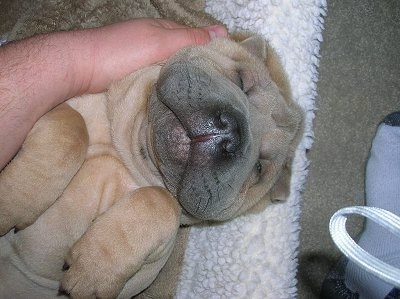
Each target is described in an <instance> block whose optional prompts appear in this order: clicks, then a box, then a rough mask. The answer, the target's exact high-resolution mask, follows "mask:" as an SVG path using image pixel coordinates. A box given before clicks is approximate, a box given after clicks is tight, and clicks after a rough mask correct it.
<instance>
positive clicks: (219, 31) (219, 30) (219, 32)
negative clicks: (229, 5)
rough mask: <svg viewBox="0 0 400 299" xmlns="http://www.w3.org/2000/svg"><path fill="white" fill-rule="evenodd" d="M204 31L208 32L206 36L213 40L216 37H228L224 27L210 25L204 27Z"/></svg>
mask: <svg viewBox="0 0 400 299" xmlns="http://www.w3.org/2000/svg"><path fill="white" fill-rule="evenodd" d="M205 29H206V30H207V31H208V34H209V35H210V38H211V39H214V38H216V37H226V36H228V31H227V30H226V28H225V27H224V26H221V25H211V26H207V27H205Z"/></svg>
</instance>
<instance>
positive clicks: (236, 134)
mask: <svg viewBox="0 0 400 299" xmlns="http://www.w3.org/2000/svg"><path fill="white" fill-rule="evenodd" d="M215 127H216V129H217V132H218V133H217V134H216V138H215V142H216V143H217V147H218V148H219V150H220V154H222V155H224V154H228V155H229V154H234V153H235V152H236V151H237V150H238V149H239V147H240V129H239V125H238V121H237V120H236V118H235V117H234V116H233V115H232V114H229V113H227V112H221V113H219V114H218V115H217V117H216V120H215Z"/></svg>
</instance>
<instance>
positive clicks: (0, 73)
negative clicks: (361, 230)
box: [0, 19, 227, 170]
mask: <svg viewBox="0 0 400 299" xmlns="http://www.w3.org/2000/svg"><path fill="white" fill-rule="evenodd" d="M226 35H227V31H226V29H225V28H224V27H222V26H211V27H205V28H188V27H185V26H182V25H178V24H176V23H174V22H172V21H168V20H164V19H134V20H130V21H126V22H122V23H116V24H113V25H108V26H104V27H100V28H93V29H85V30H77V31H66V32H56V33H50V34H45V35H40V36H35V37H32V38H29V39H27V40H22V41H19V42H15V43H10V44H7V45H5V46H2V47H1V48H0V65H1V68H0V127H1V130H0V148H1V151H0V170H1V169H2V168H3V167H4V166H5V165H6V164H7V162H8V161H9V160H10V159H11V158H12V157H13V156H14V154H15V153H16V152H17V151H18V149H19V148H20V146H21V145H22V143H23V141H24V139H25V137H26V135H27V134H28V132H29V131H30V129H31V128H32V126H33V125H34V123H35V122H36V121H37V120H38V119H39V118H40V117H41V116H42V115H43V114H45V113H46V112H47V111H49V110H51V109H52V108H54V107H55V106H57V105H58V104H60V103H62V102H63V101H65V100H67V99H69V98H71V97H74V96H77V95H80V94H84V93H96V92H101V91H103V90H105V89H106V88H107V87H108V86H109V85H110V84H111V83H112V82H113V81H116V80H119V79H122V78H123V77H124V76H126V75H128V74H129V73H131V72H133V71H135V70H137V69H139V68H142V67H144V66H146V65H149V64H152V63H156V62H158V61H161V60H164V59H166V58H168V57H169V56H170V55H172V54H173V53H174V52H175V51H177V50H178V49H180V48H182V47H185V46H189V45H196V44H205V43H207V42H209V41H210V39H211V38H212V37H221V36H226Z"/></svg>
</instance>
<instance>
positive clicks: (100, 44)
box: [79, 19, 227, 92]
mask: <svg viewBox="0 0 400 299" xmlns="http://www.w3.org/2000/svg"><path fill="white" fill-rule="evenodd" d="M86 35H87V37H83V38H87V39H88V40H90V44H91V45H92V47H91V48H90V49H89V50H90V51H91V53H89V54H88V55H87V56H86V55H80V56H79V58H81V59H82V62H81V64H80V65H84V64H88V67H87V68H84V71H86V72H87V74H84V75H85V76H87V77H86V79H85V80H83V81H81V82H87V86H83V92H99V91H102V90H104V89H105V88H107V87H108V85H109V84H110V83H111V82H113V81H116V80H119V79H122V78H123V77H125V76H126V75H128V74H129V73H131V72H133V71H135V70H137V69H139V68H142V67H144V66H146V65H150V64H153V63H156V62H159V61H162V60H164V59H166V58H168V57H169V56H170V55H172V54H173V53H174V52H176V51H177V50H178V49H180V48H183V47H185V46H190V45H201V44H206V43H207V42H209V41H210V40H211V39H212V38H213V37H221V36H226V35H227V30H226V29H225V28H224V27H222V26H220V25H215V26H210V27H203V28H189V27H186V26H182V25H179V24H177V23H175V22H173V21H169V20H166V19H134V20H130V21H126V22H122V23H117V24H113V25H109V26H105V27H102V28H97V29H94V30H87V32H86ZM81 71H82V70H81ZM87 78H90V79H91V80H90V81H87Z"/></svg>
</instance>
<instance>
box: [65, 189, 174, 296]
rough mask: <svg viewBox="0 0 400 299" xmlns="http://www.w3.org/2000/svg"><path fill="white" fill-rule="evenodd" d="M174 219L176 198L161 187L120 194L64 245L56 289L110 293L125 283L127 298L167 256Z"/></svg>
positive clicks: (144, 284) (147, 281)
mask: <svg viewBox="0 0 400 299" xmlns="http://www.w3.org/2000/svg"><path fill="white" fill-rule="evenodd" d="M179 219H180V209H179V207H178V204H177V202H176V200H175V199H174V198H173V197H172V196H171V195H170V194H169V193H168V192H166V191H165V190H164V189H162V188H158V187H146V188H141V189H139V190H138V191H135V192H134V193H133V194H131V195H129V196H127V197H126V198H124V199H121V200H120V201H119V202H117V203H116V204H115V205H114V206H113V207H111V209H109V210H108V211H107V212H105V213H104V214H102V215H101V216H100V217H99V218H97V219H96V220H95V221H94V223H93V224H92V226H91V227H89V229H88V230H87V231H86V232H85V234H84V235H83V236H82V237H81V238H80V239H79V240H78V241H77V242H76V243H75V245H74V246H73V247H72V249H71V250H70V252H69V254H68V256H67V258H66V265H65V267H64V269H65V270H66V272H65V274H64V277H63V279H62V281H61V289H62V290H64V291H65V292H66V293H68V294H70V296H71V297H72V298H115V297H117V296H118V294H120V292H121V290H122V289H123V288H124V286H126V285H128V287H127V289H129V290H126V289H124V292H128V297H130V296H133V295H136V294H138V293H139V292H141V291H142V290H143V289H144V288H146V287H147V286H148V285H149V284H150V283H151V282H152V281H153V280H154V279H155V277H156V276H157V274H158V272H159V271H160V269H161V268H162V267H163V266H164V264H165V262H166V261H167V259H168V257H169V255H170V253H171V251H172V248H173V245H174V241H175V237H176V234H177V230H178V227H179ZM128 281H129V282H128Z"/></svg>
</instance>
